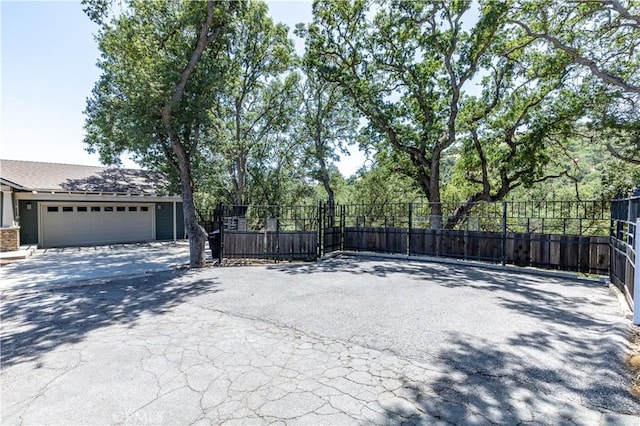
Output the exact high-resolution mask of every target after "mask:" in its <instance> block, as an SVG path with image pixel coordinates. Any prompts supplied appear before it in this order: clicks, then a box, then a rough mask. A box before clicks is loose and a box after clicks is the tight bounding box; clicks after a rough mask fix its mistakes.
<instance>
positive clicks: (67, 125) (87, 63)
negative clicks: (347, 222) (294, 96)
mask: <svg viewBox="0 0 640 426" xmlns="http://www.w3.org/2000/svg"><path fill="white" fill-rule="evenodd" d="M268 4H269V9H270V13H271V16H272V17H273V18H274V20H276V21H279V22H284V23H285V24H287V25H289V27H293V26H294V25H295V23H297V22H304V21H309V20H310V19H311V2H310V1H304V0H298V1H294V0H291V1H269V2H268ZM96 31H97V26H96V25H94V24H93V23H92V22H91V21H90V20H89V19H88V18H87V17H86V16H85V14H84V13H83V12H82V6H81V5H80V2H79V1H40V2H31V1H4V0H2V1H0V40H1V43H0V46H1V48H0V51H1V70H0V71H1V78H0V93H1V103H0V109H1V113H0V117H1V120H0V158H4V159H13V160H33V161H48V162H58V163H71V164H86V165H99V164H100V161H99V159H98V156H97V155H91V154H88V153H87V152H86V151H85V149H84V144H83V142H82V140H83V129H82V126H83V123H84V116H83V114H82V111H83V110H84V107H85V101H86V98H87V97H88V96H89V95H90V93H91V89H92V88H93V85H94V83H95V81H96V80H97V79H98V76H99V70H98V69H97V68H96V66H95V64H96V61H97V58H98V56H99V53H98V49H97V47H96V44H95V41H94V37H93V34H94V33H95V32H96ZM361 162H362V155H359V154H355V155H353V156H352V158H348V159H345V161H343V162H342V164H340V169H341V171H342V172H343V174H346V175H350V174H352V173H354V172H355V171H356V169H357V168H358V167H360V165H361V164H362V163H361ZM125 166H128V167H135V165H134V164H133V163H132V162H130V161H126V162H125Z"/></svg>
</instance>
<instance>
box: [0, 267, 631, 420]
mask: <svg viewBox="0 0 640 426" xmlns="http://www.w3.org/2000/svg"><path fill="white" fill-rule="evenodd" d="M0 314H1V317H2V324H1V329H0V330H1V339H2V340H1V344H2V346H1V348H2V352H1V358H0V360H1V362H2V365H1V372H0V383H1V385H2V393H1V408H2V413H1V419H0V420H1V423H2V424H3V425H10V424H11V425H12V424H22V425H30V424H56V425H71V424H74V425H75V424H90V425H93V424H121V425H127V424H170V425H173V424H181V425H208V424H278V425H280V424H287V425H295V424H306V425H319V424H331V425H354V424H367V425H368V424H379V425H386V424H425V425H432V424H442V425H467V424H478V425H484V424H500V425H503V424H504V425H512V424H525V423H530V424H549V425H558V424H579V425H582V424H585V425H600V424H606V425H608V424H622V425H625V424H629V425H637V424H639V422H640V417H639V415H640V402H639V401H638V400H637V399H634V397H633V396H632V395H631V393H630V392H629V390H628V388H629V385H630V376H629V374H628V373H627V372H626V371H625V370H624V367H623V363H622V360H623V358H624V355H625V352H626V351H627V350H628V342H627V340H626V337H627V333H628V328H629V326H630V324H629V323H628V321H626V320H625V319H624V318H623V317H622V316H621V315H620V312H619V308H618V307H617V302H616V301H615V298H614V297H613V296H612V295H611V294H610V293H609V290H608V289H607V288H606V287H605V286H603V284H601V283H596V282H578V281H571V280H567V279H556V278H546V277H536V276H528V275H524V274H523V275H515V274H510V273H506V272H504V273H503V272H496V271H486V270H482V269H478V268H470V267H468V268H467V267H457V266H450V265H437V264H426V263H417V262H406V261H397V262H396V261H388V260H387V261H379V260H371V259H363V258H352V259H350V258H345V259H332V260H327V261H324V262H321V263H318V264H281V265H271V266H259V267H244V268H211V269H206V270H201V271H187V272H185V271H175V272H165V273H158V274H154V275H150V276H146V277H135V278H117V279H114V280H113V281H111V282H108V283H105V284H101V285H94V286H78V287H66V288H59V289H56V288H51V289H48V290H47V291H41V292H33V291H24V290H21V291H14V292H5V293H4V294H3V295H2V306H1V307H0Z"/></svg>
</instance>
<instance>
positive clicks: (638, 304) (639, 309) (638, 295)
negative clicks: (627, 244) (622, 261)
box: [633, 217, 640, 325]
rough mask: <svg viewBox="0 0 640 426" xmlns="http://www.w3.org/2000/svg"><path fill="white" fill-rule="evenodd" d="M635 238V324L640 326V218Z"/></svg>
mask: <svg viewBox="0 0 640 426" xmlns="http://www.w3.org/2000/svg"><path fill="white" fill-rule="evenodd" d="M635 231H636V232H635V235H634V237H633V243H634V244H633V245H634V247H635V258H636V260H635V267H634V270H633V323H634V324H635V325H640V217H639V218H637V219H636V229H635Z"/></svg>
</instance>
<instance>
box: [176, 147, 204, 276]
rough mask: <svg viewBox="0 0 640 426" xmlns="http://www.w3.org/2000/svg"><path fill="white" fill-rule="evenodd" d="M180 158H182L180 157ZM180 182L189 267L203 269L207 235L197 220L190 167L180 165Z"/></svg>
mask: <svg viewBox="0 0 640 426" xmlns="http://www.w3.org/2000/svg"><path fill="white" fill-rule="evenodd" d="M179 158H180V157H179ZM178 161H179V163H178V164H179V166H180V182H181V187H182V210H183V212H184V228H185V230H186V232H187V236H188V238H189V267H191V268H202V267H204V266H205V260H206V258H205V242H206V241H207V233H206V231H205V230H204V228H203V227H202V226H201V225H200V224H199V223H198V220H197V219H196V206H195V203H194V202H193V188H192V187H191V184H190V182H191V176H190V173H189V166H188V165H185V164H180V163H181V161H180V160H178Z"/></svg>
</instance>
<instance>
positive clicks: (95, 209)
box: [0, 160, 184, 251]
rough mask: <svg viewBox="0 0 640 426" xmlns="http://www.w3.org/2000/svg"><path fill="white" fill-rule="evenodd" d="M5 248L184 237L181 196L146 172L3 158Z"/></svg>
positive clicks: (0, 167) (0, 163)
mask: <svg viewBox="0 0 640 426" xmlns="http://www.w3.org/2000/svg"><path fill="white" fill-rule="evenodd" d="M0 185H1V190H2V197H1V198H0V202H1V208H0V211H1V212H2V217H1V220H2V238H1V242H2V244H1V247H0V251H11V250H17V249H18V247H19V245H36V244H37V246H38V247H41V248H47V247H66V246H81V245H99V244H116V243H130V242H142V241H152V240H176V239H181V238H184V220H183V213H182V199H181V197H180V196H178V195H170V194H168V193H166V192H165V188H166V187H167V181H166V179H165V178H164V177H163V176H162V175H160V174H158V173H152V172H149V171H145V170H135V169H121V168H107V167H94V166H79V165H72V164H57V163H41V162H34V161H16V160H0Z"/></svg>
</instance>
